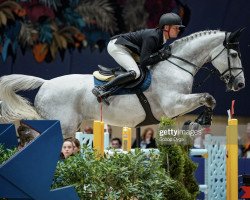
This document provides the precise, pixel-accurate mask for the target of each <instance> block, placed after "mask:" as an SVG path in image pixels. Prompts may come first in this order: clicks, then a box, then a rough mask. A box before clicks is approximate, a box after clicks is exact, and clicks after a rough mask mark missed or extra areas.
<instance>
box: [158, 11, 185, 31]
mask: <svg viewBox="0 0 250 200" xmlns="http://www.w3.org/2000/svg"><path fill="white" fill-rule="evenodd" d="M165 25H178V26H180V27H185V26H183V25H182V20H181V18H180V16H179V15H177V14H175V13H166V14H163V15H162V16H161V18H160V20H159V28H163V26H165Z"/></svg>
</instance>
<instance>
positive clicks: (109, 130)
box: [104, 124, 113, 140]
mask: <svg viewBox="0 0 250 200" xmlns="http://www.w3.org/2000/svg"><path fill="white" fill-rule="evenodd" d="M112 132H113V130H112V127H111V126H110V125H108V124H105V125H104V133H108V134H109V140H111V138H112Z"/></svg>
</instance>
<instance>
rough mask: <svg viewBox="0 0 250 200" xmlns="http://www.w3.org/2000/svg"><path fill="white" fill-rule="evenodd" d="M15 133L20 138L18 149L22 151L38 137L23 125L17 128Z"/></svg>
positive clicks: (37, 134) (36, 133)
mask: <svg viewBox="0 0 250 200" xmlns="http://www.w3.org/2000/svg"><path fill="white" fill-rule="evenodd" d="M17 133H18V136H19V138H20V142H19V146H18V149H22V148H23V147H24V146H26V145H27V144H28V143H30V142H31V141H32V140H34V139H35V138H36V137H38V136H39V135H40V134H39V133H38V132H36V131H34V130H33V129H31V128H30V127H28V126H26V125H23V124H21V125H20V126H19V127H18V129H17Z"/></svg>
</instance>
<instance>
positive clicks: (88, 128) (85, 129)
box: [83, 126, 93, 134]
mask: <svg viewBox="0 0 250 200" xmlns="http://www.w3.org/2000/svg"><path fill="white" fill-rule="evenodd" d="M83 131H84V133H87V134H93V129H92V128H91V127H90V126H85V128H84V129H83Z"/></svg>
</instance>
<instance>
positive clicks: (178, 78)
mask: <svg viewBox="0 0 250 200" xmlns="http://www.w3.org/2000/svg"><path fill="white" fill-rule="evenodd" d="M240 32H241V31H240V30H239V31H236V32H233V33H227V32H224V31H219V30H215V31H211V30H207V31H201V32H197V33H193V34H191V35H189V36H187V37H184V38H182V39H179V40H176V41H175V42H174V43H172V44H171V49H172V55H173V56H172V57H170V58H169V59H168V60H166V61H162V62H159V63H158V64H156V65H154V66H149V70H150V72H151V74H152V82H151V85H150V87H149V88H148V89H147V90H146V91H145V92H144V95H145V96H146V97H147V99H148V102H149V104H150V107H151V110H152V113H153V115H154V117H155V118H156V119H158V120H160V118H161V117H162V116H167V117H170V118H171V117H175V116H178V115H183V114H185V113H188V112H190V111H193V110H195V109H196V108H198V107H200V106H206V107H210V108H214V107H215V105H216V101H215V99H214V97H213V96H211V95H210V94H208V93H197V94H191V93H192V87H193V80H194V77H193V76H194V75H195V74H196V73H197V71H198V70H199V69H200V68H201V67H202V66H203V65H204V64H205V63H208V62H211V63H212V64H213V66H214V67H215V68H216V69H217V70H218V73H219V74H220V76H221V78H222V79H223V81H224V82H225V84H226V85H227V87H228V89H230V90H233V91H238V90H240V89H242V88H244V86H245V78H244V73H243V70H242V64H241V59H240V52H239V51H238V49H237V47H238V45H239V44H238V38H239V35H240ZM180 58H181V59H180ZM38 87H40V89H39V91H38V93H37V95H36V97H35V102H34V106H32V105H31V104H30V103H29V102H28V101H27V100H26V99H24V98H23V97H21V96H19V95H17V94H16V92H17V91H23V90H31V89H35V88H38ZM93 87H94V80H93V76H92V75H89V74H86V75H83V74H72V75H65V76H61V77H57V78H54V79H51V80H44V79H41V78H38V77H34V76H27V75H17V74H13V75H8V76H3V77H1V78H0V100H1V101H2V103H1V119H0V120H1V122H10V121H15V120H20V119H41V118H43V119H57V120H60V122H61V126H62V130H63V134H64V137H69V136H72V134H73V133H74V132H75V131H76V130H77V128H78V127H79V125H80V124H81V122H82V121H83V120H100V104H99V103H98V102H97V100H96V97H95V96H94V95H93V94H92V92H91V90H92V88H93ZM102 111H103V113H102V115H103V121H104V122H105V123H107V124H111V125H115V126H120V127H123V126H128V127H135V126H136V125H137V124H139V123H140V122H142V121H143V120H144V119H145V117H146V114H145V111H144V109H143V107H142V105H141V104H140V102H139V100H138V98H137V96H136V95H135V94H131V95H116V96H112V97H111V100H110V106H106V105H103V107H102Z"/></svg>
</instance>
